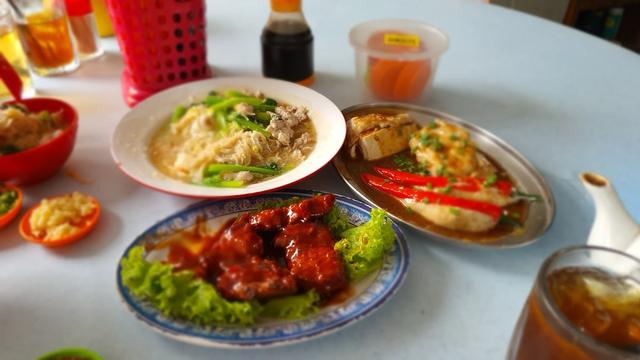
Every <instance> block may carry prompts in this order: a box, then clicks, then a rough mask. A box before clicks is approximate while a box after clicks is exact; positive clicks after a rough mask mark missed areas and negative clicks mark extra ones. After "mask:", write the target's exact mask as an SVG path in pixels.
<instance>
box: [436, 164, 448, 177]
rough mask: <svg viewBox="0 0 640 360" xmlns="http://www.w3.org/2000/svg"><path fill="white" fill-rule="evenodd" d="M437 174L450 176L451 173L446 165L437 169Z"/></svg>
mask: <svg viewBox="0 0 640 360" xmlns="http://www.w3.org/2000/svg"><path fill="white" fill-rule="evenodd" d="M436 175H437V176H448V175H449V170H447V168H446V167H444V166H440V167H439V168H438V169H437V170H436Z"/></svg>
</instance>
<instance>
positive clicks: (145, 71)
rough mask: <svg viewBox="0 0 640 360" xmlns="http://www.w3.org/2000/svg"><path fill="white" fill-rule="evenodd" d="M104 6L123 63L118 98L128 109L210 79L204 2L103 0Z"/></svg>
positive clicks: (190, 0) (188, 0) (192, 0)
mask: <svg viewBox="0 0 640 360" xmlns="http://www.w3.org/2000/svg"><path fill="white" fill-rule="evenodd" d="M107 7H108V9H109V15H110V16H111V21H112V23H113V27H114V30H115V33H116V37H117V39H118V44H119V45H120V50H121V52H122V56H123V58H124V64H125V67H124V71H123V72H122V93H123V96H124V99H125V101H126V103H127V104H128V105H129V106H133V105H135V104H136V103H138V102H139V101H141V100H143V99H145V98H146V97H148V96H150V95H152V94H154V93H156V92H158V91H160V90H163V89H166V88H168V87H171V86H174V85H177V84H181V83H184V82H188V81H193V80H198V79H203V78H207V77H210V76H211V70H210V68H209V66H208V65H207V42H206V33H205V31H206V29H205V0H107Z"/></svg>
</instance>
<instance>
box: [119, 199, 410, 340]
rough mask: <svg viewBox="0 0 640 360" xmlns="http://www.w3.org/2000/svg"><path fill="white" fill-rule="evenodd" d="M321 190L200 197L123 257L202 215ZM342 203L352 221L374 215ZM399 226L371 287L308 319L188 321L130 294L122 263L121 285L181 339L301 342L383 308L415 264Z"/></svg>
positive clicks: (132, 305) (132, 303) (135, 304)
mask: <svg viewBox="0 0 640 360" xmlns="http://www.w3.org/2000/svg"><path fill="white" fill-rule="evenodd" d="M317 193H318V192H313V191H307V190H281V191H277V192H272V193H269V194H264V195H257V196H252V197H250V198H245V199H231V200H220V201H203V202H199V203H196V204H194V205H192V206H190V207H188V208H186V209H184V210H182V211H180V212H178V213H176V214H174V215H172V216H169V217H168V218H166V219H164V220H162V221H160V222H158V223H156V224H155V225H153V226H152V227H150V228H149V229H148V230H146V231H145V232H144V233H142V234H141V235H140V236H138V237H137V238H136V239H135V240H134V241H133V243H131V245H129V247H128V248H127V249H126V250H125V252H124V254H123V255H122V257H126V256H127V255H128V254H129V251H130V250H131V248H132V247H134V246H136V245H140V244H143V243H145V242H148V241H153V240H154V239H158V238H159V237H162V234H168V233H172V232H174V231H176V230H178V229H183V228H185V227H189V226H191V225H193V224H194V223H195V221H196V219H197V218H198V217H199V216H202V215H204V217H205V219H213V218H216V217H219V216H224V215H229V214H235V213H239V212H245V211H249V210H253V209H255V208H256V207H257V205H258V204H260V203H262V202H264V201H265V200H280V199H288V198H291V197H293V196H297V197H300V198H307V197H310V196H313V195H315V194H317ZM336 203H337V204H338V206H339V207H340V208H341V209H343V210H344V211H346V213H347V216H348V218H349V222H350V223H351V224H355V225H359V224H362V223H364V222H366V221H367V220H369V218H370V216H369V212H370V210H371V207H370V206H369V205H367V204H364V203H362V202H360V201H357V200H353V199H350V198H347V197H344V196H341V195H336ZM393 230H394V232H395V234H396V242H395V245H394V247H393V249H392V251H390V252H389V253H388V254H387V255H386V256H385V260H384V264H383V266H382V268H381V270H380V271H379V273H378V274H377V275H376V276H375V279H374V280H373V282H372V283H371V285H370V286H369V287H368V288H367V289H366V290H364V291H363V292H362V293H360V294H358V295H357V296H355V297H354V298H351V299H349V300H347V301H346V302H345V303H342V304H340V305H339V306H333V307H329V308H328V309H329V310H326V309H325V310H322V311H320V312H319V313H318V314H316V315H314V316H311V317H309V318H306V319H302V320H296V321H267V322H260V323H258V324H255V325H253V326H251V327H241V326H198V325H194V324H193V323H189V322H186V321H181V320H176V319H169V318H167V317H165V316H163V315H162V314H161V313H160V312H159V311H158V310H157V309H156V308H155V307H154V306H153V305H151V304H149V303H147V302H144V301H141V300H139V299H137V298H136V297H134V296H133V295H132V294H131V293H129V290H128V289H127V288H126V287H125V286H124V285H123V284H122V278H121V276H120V265H118V269H117V275H116V276H117V285H118V290H119V292H120V295H121V297H122V299H123V300H124V302H125V303H126V304H127V306H128V307H129V309H130V310H131V311H132V312H133V313H134V314H135V315H136V317H138V318H139V319H140V320H142V321H144V322H145V323H146V324H147V325H149V326H151V327H152V328H153V329H154V330H156V331H159V332H160V333H162V334H164V335H167V336H169V337H172V338H175V339H177V340H180V341H184V342H188V343H194V344H199V345H205V346H212V347H264V346H275V345H283V344H286V343H295V342H300V341H304V340H307V339H310V338H314V337H318V336H322V335H326V334H329V333H331V332H334V331H336V330H338V329H341V328H343V327H345V326H347V325H349V324H352V323H354V322H355V321H357V320H359V319H361V318H363V317H364V316H366V315H368V314H370V313H371V312H372V311H374V310H375V309H377V308H378V307H379V306H381V305H382V304H383V303H384V302H385V301H387V300H388V299H389V298H390V297H391V296H392V295H393V294H394V293H395V292H396V290H397V289H398V287H399V286H400V285H401V283H402V281H403V280H404V277H405V275H406V272H407V268H408V266H409V252H408V248H407V244H406V241H405V239H404V236H403V234H402V232H401V231H400V228H399V227H398V225H397V224H396V223H395V222H394V223H393Z"/></svg>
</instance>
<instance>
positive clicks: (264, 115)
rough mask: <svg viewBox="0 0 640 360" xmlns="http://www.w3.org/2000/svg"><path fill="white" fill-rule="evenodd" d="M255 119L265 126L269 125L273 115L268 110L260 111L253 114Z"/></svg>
mask: <svg viewBox="0 0 640 360" xmlns="http://www.w3.org/2000/svg"><path fill="white" fill-rule="evenodd" d="M253 119H254V120H255V121H257V122H258V123H260V124H261V125H263V126H269V123H271V115H269V113H268V112H266V111H258V112H256V114H255V115H253Z"/></svg>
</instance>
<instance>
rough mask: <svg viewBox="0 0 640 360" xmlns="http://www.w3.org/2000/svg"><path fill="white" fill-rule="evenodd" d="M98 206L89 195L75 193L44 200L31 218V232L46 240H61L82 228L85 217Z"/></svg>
mask: <svg viewBox="0 0 640 360" xmlns="http://www.w3.org/2000/svg"><path fill="white" fill-rule="evenodd" d="M95 208H96V204H95V203H94V202H93V201H92V200H91V198H90V197H89V196H87V195H84V194H81V193H79V192H74V193H72V194H69V195H64V196H60V197H56V198H53V199H44V200H42V201H41V202H40V205H39V206H38V207H37V208H36V209H35V210H34V211H33V213H32V214H31V217H30V218H29V226H30V227H31V232H32V233H33V234H34V235H35V236H37V237H39V238H42V239H44V240H59V239H62V238H64V237H66V236H69V235H71V234H73V233H75V232H76V231H78V230H80V228H79V227H78V226H76V225H74V224H78V222H79V220H81V219H82V218H83V217H85V216H88V215H90V214H91V213H92V212H93V211H94V210H95Z"/></svg>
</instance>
